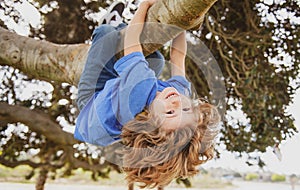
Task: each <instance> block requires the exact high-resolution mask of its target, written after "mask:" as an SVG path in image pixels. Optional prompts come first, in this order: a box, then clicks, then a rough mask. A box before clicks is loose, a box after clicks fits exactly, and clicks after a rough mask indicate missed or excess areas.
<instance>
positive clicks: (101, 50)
mask: <svg viewBox="0 0 300 190" xmlns="http://www.w3.org/2000/svg"><path fill="white" fill-rule="evenodd" d="M119 37H120V36H119V32H118V31H117V30H116V29H115V28H114V27H113V26H110V25H106V24H105V25H101V26H100V27H98V28H96V29H95V30H94V32H93V35H92V45H91V48H90V50H89V52H88V57H87V60H86V64H85V66H84V69H83V72H82V74H81V77H80V81H79V83H78V99H77V105H78V107H79V109H82V108H83V107H84V105H85V104H86V103H87V102H88V100H89V99H90V98H91V97H92V96H93V94H94V93H95V92H96V91H99V90H101V89H103V87H104V85H105V82H106V81H107V80H109V79H111V78H114V77H116V76H117V74H116V72H115V71H114V70H113V64H114V62H115V59H116V58H115V56H114V55H115V53H116V46H117V44H118V41H119Z"/></svg>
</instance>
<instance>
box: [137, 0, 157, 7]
mask: <svg viewBox="0 0 300 190" xmlns="http://www.w3.org/2000/svg"><path fill="white" fill-rule="evenodd" d="M156 1H157V0H144V1H142V2H141V5H142V4H147V6H149V7H151V6H152V5H153V4H154V3H155V2H156Z"/></svg>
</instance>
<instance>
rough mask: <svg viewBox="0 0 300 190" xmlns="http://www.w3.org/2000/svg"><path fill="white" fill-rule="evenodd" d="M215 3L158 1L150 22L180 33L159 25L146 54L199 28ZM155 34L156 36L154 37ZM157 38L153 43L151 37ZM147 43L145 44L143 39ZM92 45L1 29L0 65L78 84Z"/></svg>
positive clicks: (208, 0)
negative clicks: (25, 34)
mask: <svg viewBox="0 0 300 190" xmlns="http://www.w3.org/2000/svg"><path fill="white" fill-rule="evenodd" d="M215 1H216V0H158V2H157V3H156V4H155V5H154V6H153V7H151V8H150V9H149V12H148V15H147V22H152V23H153V22H154V23H161V24H163V25H164V26H165V25H175V26H177V27H179V28H180V29H179V30H171V31H169V30H168V29H167V28H165V27H163V26H161V25H160V26H159V27H156V28H154V29H153V30H154V31H155V32H153V30H150V29H151V27H152V25H150V27H148V28H147V26H146V28H145V30H144V31H146V32H145V33H144V34H143V36H142V39H151V40H150V42H151V43H148V44H144V45H143V48H144V52H145V54H149V52H153V51H155V50H156V49H158V48H159V47H161V46H162V45H163V44H164V43H166V42H168V41H169V40H171V39H173V38H174V37H175V36H176V35H177V34H179V32H180V30H182V29H185V30H187V29H192V28H195V27H198V26H199V25H200V24H201V23H202V22H203V18H204V15H205V14H206V13H207V11H208V10H209V8H210V7H211V6H212V5H213V4H214V3H215ZM153 34H155V35H153ZM153 37H155V38H156V39H155V40H154V42H159V43H153V40H152V38H153ZM143 42H144V43H146V42H147V41H146V42H145V41H144V40H143ZM88 49H89V45H87V44H77V45H57V44H53V43H49V42H46V41H38V40H34V39H32V38H28V37H22V36H19V35H17V34H14V33H12V32H9V31H7V30H5V29H3V28H0V65H9V66H12V67H14V68H17V69H20V70H21V71H22V72H24V73H26V74H27V75H29V76H32V77H34V78H39V79H43V80H46V81H57V82H68V83H70V84H74V85H76V84H77V83H78V80H79V77H80V74H81V71H82V69H83V66H84V63H85V59H86V56H87V51H88Z"/></svg>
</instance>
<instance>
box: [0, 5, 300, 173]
mask: <svg viewBox="0 0 300 190" xmlns="http://www.w3.org/2000/svg"><path fill="white" fill-rule="evenodd" d="M266 2H270V0H266ZM16 8H17V9H19V10H20V12H21V14H22V16H23V18H24V19H25V20H24V21H25V22H24V23H23V24H20V25H17V24H15V23H12V22H11V23H10V24H9V28H13V29H15V31H16V32H17V33H18V34H21V35H28V34H29V28H28V24H26V23H30V24H32V25H33V26H37V25H39V23H40V15H39V13H38V12H37V11H36V10H35V9H34V7H32V6H31V5H30V4H28V3H27V1H24V3H23V4H22V5H21V4H20V5H16ZM0 17H1V18H5V16H4V14H3V13H2V12H0ZM37 88H39V87H37ZM31 89H35V88H34V87H33V86H31ZM24 96H25V94H24ZM299 110H300V90H298V91H297V92H296V95H295V97H294V102H293V103H292V104H291V105H290V106H289V107H288V109H287V111H288V113H291V114H292V115H293V117H294V118H295V125H296V127H297V128H298V131H300V113H299ZM299 145H300V134H299V133H298V134H296V135H294V136H293V137H292V138H290V139H287V140H286V141H283V142H282V143H281V144H280V150H281V154H282V159H281V161H280V160H279V159H278V158H277V156H276V155H275V154H274V153H273V152H272V151H273V149H272V148H271V147H270V148H268V149H267V152H266V153H264V154H262V159H263V160H264V161H265V162H266V164H267V166H266V167H265V169H264V170H265V171H271V172H276V173H280V174H286V175H290V174H293V173H295V174H298V175H300V163H299V160H300V153H299ZM219 150H220V152H221V155H220V156H221V157H220V158H219V159H216V160H212V161H209V162H208V163H206V164H205V165H203V166H204V168H210V167H224V168H229V169H232V170H236V171H241V172H247V171H257V170H258V168H257V167H248V166H247V165H246V164H245V161H246V159H245V157H244V158H236V157H235V154H233V153H230V152H227V151H225V150H222V147H220V149H219Z"/></svg>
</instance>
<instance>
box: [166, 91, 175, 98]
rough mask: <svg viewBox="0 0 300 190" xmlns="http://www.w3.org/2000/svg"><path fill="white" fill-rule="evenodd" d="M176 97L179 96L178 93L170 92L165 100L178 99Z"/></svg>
mask: <svg viewBox="0 0 300 190" xmlns="http://www.w3.org/2000/svg"><path fill="white" fill-rule="evenodd" d="M176 96H178V94H177V93H176V92H170V93H169V94H167V96H166V98H165V99H169V98H172V97H176Z"/></svg>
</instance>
